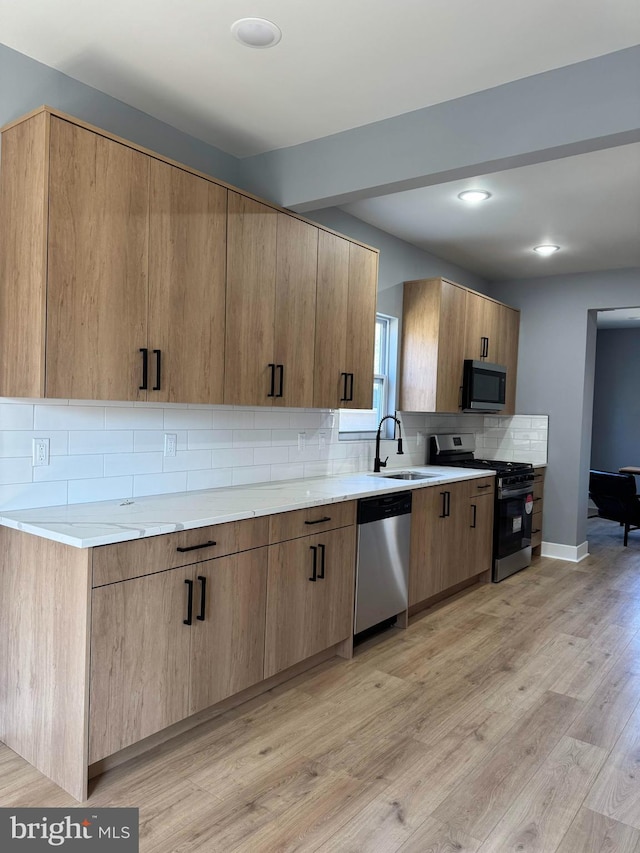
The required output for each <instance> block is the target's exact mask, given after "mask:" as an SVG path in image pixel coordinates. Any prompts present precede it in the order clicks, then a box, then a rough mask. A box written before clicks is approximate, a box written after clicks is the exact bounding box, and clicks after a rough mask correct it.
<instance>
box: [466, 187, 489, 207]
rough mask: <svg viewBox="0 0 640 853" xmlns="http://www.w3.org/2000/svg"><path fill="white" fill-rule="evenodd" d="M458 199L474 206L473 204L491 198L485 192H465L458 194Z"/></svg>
mask: <svg viewBox="0 0 640 853" xmlns="http://www.w3.org/2000/svg"><path fill="white" fill-rule="evenodd" d="M458 198H459V199H460V200H461V201H467V202H469V203H471V204H474V203H475V202H478V201H486V200H487V199H488V198H491V193H488V192H487V191H486V190H465V191H464V192H461V193H458Z"/></svg>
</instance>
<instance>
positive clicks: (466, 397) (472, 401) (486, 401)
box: [462, 358, 507, 412]
mask: <svg viewBox="0 0 640 853" xmlns="http://www.w3.org/2000/svg"><path fill="white" fill-rule="evenodd" d="M506 386H507V368H506V367H505V366H504V365H503V364H490V363H489V362H487V361H474V360H473V359H470V358H467V359H465V362H464V373H463V379H462V409H463V411H465V412H501V411H502V410H503V409H504V402H505V393H506Z"/></svg>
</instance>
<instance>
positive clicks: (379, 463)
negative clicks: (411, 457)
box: [373, 415, 404, 474]
mask: <svg viewBox="0 0 640 853" xmlns="http://www.w3.org/2000/svg"><path fill="white" fill-rule="evenodd" d="M389 418H391V420H392V421H395V422H396V424H397V425H398V433H399V435H398V456H403V455H404V450H403V449H402V424H401V423H400V421H399V420H398V418H396V417H395V416H394V415H385V416H384V417H383V418H382V420H381V421H380V423H379V424H378V432H377V433H376V458H375V459H374V461H373V472H374V474H378V473H379V472H380V469H381V468H386V467H387V462H388V461H389V457H388V456H387V458H386V459H385V460H384V462H383V461H382V460H381V459H380V430H381V429H382V424H383V423H384V422H385V421H386V420H388V419H389Z"/></svg>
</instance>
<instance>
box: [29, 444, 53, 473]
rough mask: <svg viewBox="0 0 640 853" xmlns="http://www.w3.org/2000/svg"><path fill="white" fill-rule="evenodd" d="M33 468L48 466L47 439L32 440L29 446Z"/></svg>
mask: <svg viewBox="0 0 640 853" xmlns="http://www.w3.org/2000/svg"><path fill="white" fill-rule="evenodd" d="M31 452H32V456H33V465H34V467H36V466H39V465H48V464H49V439H48V438H34V439H33V442H32V445H31Z"/></svg>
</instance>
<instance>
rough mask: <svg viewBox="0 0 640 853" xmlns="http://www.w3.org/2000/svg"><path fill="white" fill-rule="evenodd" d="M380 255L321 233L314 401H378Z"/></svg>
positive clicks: (347, 404)
mask: <svg viewBox="0 0 640 853" xmlns="http://www.w3.org/2000/svg"><path fill="white" fill-rule="evenodd" d="M377 279H378V255H377V253H376V252H373V251H372V250H371V249H367V248H365V247H364V246H359V245H357V244H355V243H349V241H347V240H344V239H343V238H341V237H337V236H336V235H334V234H328V233H325V232H322V231H321V232H320V237H319V245H318V287H317V307H316V345H315V383H314V405H315V406H320V407H327V408H351V409H367V408H371V406H372V404H373V357H374V337H375V315H376V300H377Z"/></svg>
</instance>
